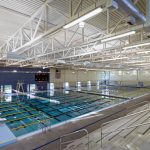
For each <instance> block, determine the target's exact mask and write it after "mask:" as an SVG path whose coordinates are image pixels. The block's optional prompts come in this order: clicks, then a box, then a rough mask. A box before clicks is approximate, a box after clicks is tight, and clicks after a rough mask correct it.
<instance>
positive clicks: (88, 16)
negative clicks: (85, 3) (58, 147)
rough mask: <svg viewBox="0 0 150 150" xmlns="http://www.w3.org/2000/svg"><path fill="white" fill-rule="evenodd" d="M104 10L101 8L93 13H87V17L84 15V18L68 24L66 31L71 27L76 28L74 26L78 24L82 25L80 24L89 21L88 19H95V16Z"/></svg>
mask: <svg viewBox="0 0 150 150" xmlns="http://www.w3.org/2000/svg"><path fill="white" fill-rule="evenodd" d="M102 10H103V9H102V8H100V7H99V8H97V9H95V10H93V11H91V12H89V13H87V14H85V15H83V16H81V17H79V18H77V19H76V20H74V21H72V22H70V23H68V24H67V25H65V26H64V29H67V28H70V27H72V26H74V25H76V24H78V23H80V22H83V21H85V20H87V19H89V18H91V17H93V16H95V15H97V14H99V13H101V12H102Z"/></svg>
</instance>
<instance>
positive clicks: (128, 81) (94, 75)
mask: <svg viewBox="0 0 150 150" xmlns="http://www.w3.org/2000/svg"><path fill="white" fill-rule="evenodd" d="M98 80H99V81H102V80H109V81H110V83H113V82H116V81H117V82H118V83H121V84H123V85H135V84H137V83H138V82H139V81H141V82H144V84H145V85H150V71H148V70H147V71H142V70H140V71H136V70H131V71H126V70H123V71H120V70H105V71H104V70H97V71H83V70H78V71H77V70H66V69H61V78H60V79H56V78H55V69H50V82H53V83H55V86H56V87H62V86H63V83H64V82H69V84H70V85H71V86H73V85H74V86H75V85H76V82H78V81H80V82H82V83H85V84H86V83H87V81H91V83H96V82H97V81H98Z"/></svg>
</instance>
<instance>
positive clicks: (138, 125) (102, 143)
mask: <svg viewBox="0 0 150 150" xmlns="http://www.w3.org/2000/svg"><path fill="white" fill-rule="evenodd" d="M148 124H150V122H146V123H142V124H138V125H134V126H130V127H126V128H122V129H116V130H113V131H110V132H105V133H102V132H101V148H102V147H103V143H102V140H103V134H107V135H109V134H111V133H114V132H116V131H123V130H127V129H132V128H136V127H140V126H144V125H148ZM101 131H102V130H101Z"/></svg>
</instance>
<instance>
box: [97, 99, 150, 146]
mask: <svg viewBox="0 0 150 150" xmlns="http://www.w3.org/2000/svg"><path fill="white" fill-rule="evenodd" d="M145 102H147V103H148V109H146V110H143V111H139V112H136V113H132V114H130V115H126V116H124V117H120V118H117V119H114V120H111V121H108V122H105V123H102V124H101V128H100V129H101V131H100V132H101V133H100V134H101V139H100V141H101V148H102V147H103V138H104V137H103V135H104V134H105V135H106V134H107V135H109V134H111V133H113V132H116V131H122V130H126V129H130V128H134V127H138V126H142V125H146V124H147V123H143V124H139V125H134V126H130V127H125V128H122V129H115V130H113V131H110V132H103V127H104V126H105V125H107V124H110V123H112V122H116V121H118V120H121V119H125V118H128V117H132V116H135V115H138V114H141V113H144V112H150V109H149V102H148V101H145ZM149 124H150V122H149Z"/></svg>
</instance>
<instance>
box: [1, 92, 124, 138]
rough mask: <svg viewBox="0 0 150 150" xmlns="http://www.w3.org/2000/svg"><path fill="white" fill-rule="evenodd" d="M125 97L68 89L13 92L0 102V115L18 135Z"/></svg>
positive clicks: (94, 109) (108, 104)
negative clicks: (18, 93)
mask: <svg viewBox="0 0 150 150" xmlns="http://www.w3.org/2000/svg"><path fill="white" fill-rule="evenodd" d="M125 100H126V99H123V98H114V97H109V96H101V95H92V94H86V93H78V92H71V91H70V92H69V93H68V92H67V94H65V93H63V92H62V91H55V93H52V92H41V93H35V94H31V95H19V96H17V95H14V96H9V100H8V97H7V98H6V99H5V100H4V101H1V102H0V118H6V119H7V121H6V124H7V126H8V127H9V128H10V129H11V131H12V132H13V133H14V135H15V136H17V137H18V136H22V135H25V134H28V133H31V132H33V131H37V130H39V129H43V128H45V127H48V126H51V125H56V124H58V123H62V122H64V121H67V120H70V119H73V118H75V117H78V116H81V115H84V114H87V113H90V112H93V111H97V110H101V109H103V108H106V107H109V106H111V105H114V104H117V103H120V102H123V101H125Z"/></svg>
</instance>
